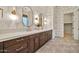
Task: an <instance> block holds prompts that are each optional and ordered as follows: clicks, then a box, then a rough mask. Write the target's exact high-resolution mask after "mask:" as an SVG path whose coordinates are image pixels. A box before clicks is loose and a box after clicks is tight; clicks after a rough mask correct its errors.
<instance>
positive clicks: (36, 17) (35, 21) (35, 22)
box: [34, 15, 39, 25]
mask: <svg viewBox="0 0 79 59" xmlns="http://www.w3.org/2000/svg"><path fill="white" fill-rule="evenodd" d="M34 18H35V20H34V24H35V25H38V24H39V16H38V15H35V16H34Z"/></svg>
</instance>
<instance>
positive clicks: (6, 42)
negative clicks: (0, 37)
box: [4, 38, 24, 48]
mask: <svg viewBox="0 0 79 59" xmlns="http://www.w3.org/2000/svg"><path fill="white" fill-rule="evenodd" d="M20 42H24V38H16V39H12V40H8V41H4V48H7V47H10V46H13V45H15V44H17V43H20Z"/></svg>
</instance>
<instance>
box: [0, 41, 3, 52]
mask: <svg viewBox="0 0 79 59" xmlns="http://www.w3.org/2000/svg"><path fill="white" fill-rule="evenodd" d="M2 52H3V42H0V53H2Z"/></svg>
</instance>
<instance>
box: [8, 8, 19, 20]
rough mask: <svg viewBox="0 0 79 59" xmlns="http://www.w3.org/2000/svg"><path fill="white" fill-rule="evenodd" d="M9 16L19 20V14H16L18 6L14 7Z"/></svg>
mask: <svg viewBox="0 0 79 59" xmlns="http://www.w3.org/2000/svg"><path fill="white" fill-rule="evenodd" d="M9 17H10V18H11V19H12V20H17V19H18V16H17V15H16V8H15V7H13V8H12V11H11V14H10V15H9Z"/></svg>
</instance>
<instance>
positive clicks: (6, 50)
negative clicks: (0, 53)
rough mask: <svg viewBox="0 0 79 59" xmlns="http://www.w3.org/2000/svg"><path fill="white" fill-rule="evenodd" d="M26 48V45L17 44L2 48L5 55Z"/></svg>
mask: <svg viewBox="0 0 79 59" xmlns="http://www.w3.org/2000/svg"><path fill="white" fill-rule="evenodd" d="M25 48H27V44H26V43H18V44H16V45H13V46H10V47H8V48H4V52H5V53H16V52H20V51H21V50H23V49H25Z"/></svg>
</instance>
